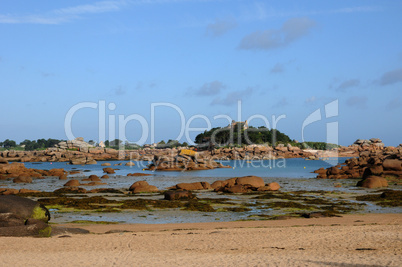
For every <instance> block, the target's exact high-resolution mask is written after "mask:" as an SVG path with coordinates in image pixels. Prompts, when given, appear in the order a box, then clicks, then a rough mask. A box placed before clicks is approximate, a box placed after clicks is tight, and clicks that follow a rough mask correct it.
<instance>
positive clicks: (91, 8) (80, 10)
mask: <svg viewBox="0 0 402 267" xmlns="http://www.w3.org/2000/svg"><path fill="white" fill-rule="evenodd" d="M126 4H127V2H126V1H101V2H96V3H94V4H87V5H79V6H74V7H67V8H61V9H57V10H54V11H53V12H54V13H56V14H64V15H82V14H90V13H105V12H111V11H117V10H119V9H120V8H121V7H122V6H124V5H126Z"/></svg>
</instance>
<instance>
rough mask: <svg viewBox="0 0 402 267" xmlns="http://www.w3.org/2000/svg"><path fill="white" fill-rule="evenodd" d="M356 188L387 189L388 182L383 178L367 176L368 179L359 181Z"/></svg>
mask: <svg viewBox="0 0 402 267" xmlns="http://www.w3.org/2000/svg"><path fill="white" fill-rule="evenodd" d="M356 186H360V187H365V188H379V187H388V182H387V180H386V179H385V178H383V177H378V176H369V177H367V178H365V179H363V180H361V181H359V182H358V183H357V185H356Z"/></svg>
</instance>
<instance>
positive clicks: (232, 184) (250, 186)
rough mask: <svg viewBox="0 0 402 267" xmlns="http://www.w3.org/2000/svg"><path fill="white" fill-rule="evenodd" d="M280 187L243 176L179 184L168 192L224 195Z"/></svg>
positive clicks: (256, 177) (259, 178)
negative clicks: (200, 192) (197, 191)
mask: <svg viewBox="0 0 402 267" xmlns="http://www.w3.org/2000/svg"><path fill="white" fill-rule="evenodd" d="M279 188H280V186H279V184H278V183H275V182H273V183H269V184H265V183H264V180H263V179H262V178H261V177H258V176H245V177H239V178H230V179H227V180H224V181H215V182H213V183H212V184H210V183H208V182H194V183H180V184H177V185H175V186H172V187H170V188H169V189H170V190H185V191H196V190H214V191H215V192H225V193H247V192H250V191H277V190H279Z"/></svg>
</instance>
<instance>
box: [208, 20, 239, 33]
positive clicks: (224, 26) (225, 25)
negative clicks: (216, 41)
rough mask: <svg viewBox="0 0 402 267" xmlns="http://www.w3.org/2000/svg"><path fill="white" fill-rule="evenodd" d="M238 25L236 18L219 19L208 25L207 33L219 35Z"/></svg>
mask: <svg viewBox="0 0 402 267" xmlns="http://www.w3.org/2000/svg"><path fill="white" fill-rule="evenodd" d="M236 26H237V23H236V20H235V19H233V18H232V19H226V20H222V19H217V20H216V21H215V22H213V23H210V24H208V25H207V29H206V35H208V36H211V37H219V36H222V35H224V34H225V33H227V32H228V31H230V30H231V29H233V28H235V27H236Z"/></svg>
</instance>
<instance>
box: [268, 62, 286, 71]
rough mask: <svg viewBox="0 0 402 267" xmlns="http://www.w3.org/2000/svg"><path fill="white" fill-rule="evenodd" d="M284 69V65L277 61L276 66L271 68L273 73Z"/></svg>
mask: <svg viewBox="0 0 402 267" xmlns="http://www.w3.org/2000/svg"><path fill="white" fill-rule="evenodd" d="M284 71H285V69H284V66H283V64H281V63H276V64H275V66H274V67H273V68H272V69H271V73H280V72H284Z"/></svg>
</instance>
